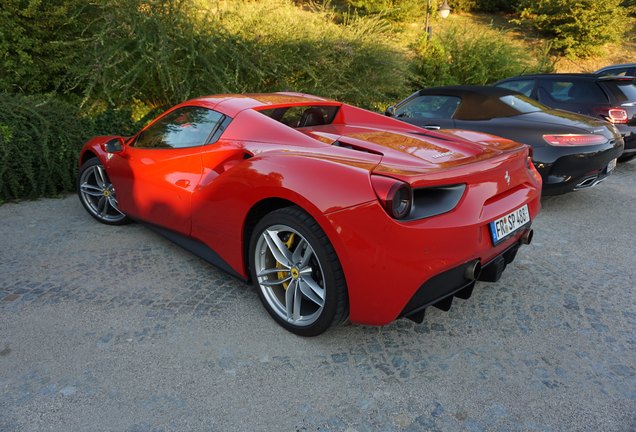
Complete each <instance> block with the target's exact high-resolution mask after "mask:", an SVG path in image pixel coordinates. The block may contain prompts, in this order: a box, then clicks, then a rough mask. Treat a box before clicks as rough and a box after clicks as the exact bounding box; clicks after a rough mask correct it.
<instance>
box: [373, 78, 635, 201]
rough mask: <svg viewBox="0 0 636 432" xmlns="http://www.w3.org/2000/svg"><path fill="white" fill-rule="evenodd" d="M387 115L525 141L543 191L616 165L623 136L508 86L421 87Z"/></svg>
mask: <svg viewBox="0 0 636 432" xmlns="http://www.w3.org/2000/svg"><path fill="white" fill-rule="evenodd" d="M386 115H389V116H393V117H396V118H398V119H400V120H403V121H405V122H407V123H411V124H414V125H418V126H421V127H423V128H426V129H465V130H466V131H465V132H464V133H465V134H466V137H467V138H470V139H472V140H473V141H475V140H476V141H478V140H479V139H478V137H477V136H471V135H470V134H471V132H469V131H477V132H485V133H489V134H493V135H499V136H501V137H504V138H508V139H510V140H513V141H518V142H521V143H524V144H528V145H530V146H531V147H532V149H533V156H532V161H533V163H534V165H535V167H536V168H537V170H538V171H539V173H540V174H541V176H542V178H543V193H544V194H545V195H557V194H561V193H565V192H569V191H572V190H578V189H583V188H587V187H591V186H595V185H596V184H598V183H599V182H601V181H602V180H603V179H605V177H607V175H608V174H609V173H610V172H611V171H612V170H613V169H614V167H615V166H616V158H618V157H619V156H620V155H621V153H622V152H623V145H624V144H623V139H622V138H621V135H620V133H619V132H618V131H617V129H616V128H615V127H614V126H613V125H611V124H610V123H608V122H605V121H602V120H597V119H594V118H592V117H587V116H583V115H579V114H574V113H570V112H566V111H561V110H554V109H551V108H548V107H546V106H545V105H542V104H540V103H539V102H537V101H534V100H532V99H530V98H528V97H525V96H523V95H522V94H520V93H517V92H515V91H512V90H508V89H504V88H496V87H486V86H449V87H437V88H429V89H425V90H420V91H418V92H416V93H414V94H412V95H411V96H409V97H408V98H406V99H404V100H403V101H401V102H399V103H398V104H397V105H394V106H391V107H389V108H388V109H387V111H386Z"/></svg>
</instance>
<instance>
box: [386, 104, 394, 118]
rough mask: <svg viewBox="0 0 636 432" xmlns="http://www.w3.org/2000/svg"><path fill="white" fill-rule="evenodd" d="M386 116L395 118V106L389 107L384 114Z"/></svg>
mask: <svg viewBox="0 0 636 432" xmlns="http://www.w3.org/2000/svg"><path fill="white" fill-rule="evenodd" d="M384 115H385V116H388V117H395V105H391V106H390V107H388V108H387V109H386V111H385V112H384Z"/></svg>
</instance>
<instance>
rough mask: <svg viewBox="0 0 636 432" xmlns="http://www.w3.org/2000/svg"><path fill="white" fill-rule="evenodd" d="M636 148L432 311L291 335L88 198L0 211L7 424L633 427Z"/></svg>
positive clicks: (224, 283)
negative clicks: (634, 155)
mask: <svg viewBox="0 0 636 432" xmlns="http://www.w3.org/2000/svg"><path fill="white" fill-rule="evenodd" d="M635 184H636V162H631V163H627V164H622V165H619V167H618V168H617V171H616V173H615V174H614V175H612V176H611V177H610V178H609V179H608V180H607V181H605V182H604V183H602V184H600V185H599V186H597V187H596V188H594V189H590V190H586V191H580V192H576V193H571V194H568V195H565V196H560V197H550V198H545V199H544V200H543V206H544V208H543V212H542V214H541V215H540V216H539V218H538V219H537V220H536V221H535V224H534V226H535V240H534V243H533V244H532V245H531V246H529V247H525V248H522V249H521V251H520V252H519V255H518V256H517V260H516V261H515V263H514V264H513V265H512V266H510V267H509V268H508V269H507V271H506V273H504V276H503V278H502V279H501V280H500V281H499V282H498V283H496V284H485V283H480V284H478V285H477V288H476V289H475V292H474V294H473V297H472V298H471V299H469V300H468V301H461V300H456V301H455V302H454V304H453V308H452V309H451V310H450V312H442V311H439V310H437V309H431V310H430V311H428V313H427V316H426V319H425V321H424V323H422V324H420V325H417V324H414V323H412V322H410V321H407V320H400V321H397V322H395V323H393V324H391V325H389V326H386V327H365V326H355V325H349V326H344V327H340V328H338V329H335V330H332V331H329V332H327V333H325V334H324V335H322V336H320V337H317V338H310V339H305V338H300V337H296V336H294V335H292V334H290V333H287V332H285V331H284V330H282V329H281V328H280V327H278V326H277V325H276V324H275V323H274V321H273V320H271V319H270V318H269V316H268V315H267V313H266V312H265V310H264V309H263V308H262V306H261V305H260V303H259V300H258V297H257V295H256V293H255V291H254V290H253V289H251V288H250V287H249V286H247V285H245V284H244V283H242V282H240V281H238V280H236V279H233V278H231V277H229V276H226V275H225V274H223V273H222V272H220V271H219V270H217V269H216V268H214V267H212V266H210V265H208V264H206V263H205V262H203V261H201V260H200V259H198V258H196V257H194V256H193V255H191V254H189V253H188V252H186V251H184V250H182V249H180V248H179V247H177V246H175V245H173V244H171V243H169V242H168V241H167V240H164V239H163V238H161V237H159V236H157V235H155V234H153V233H152V232H150V231H149V230H147V229H145V228H144V227H142V226H140V225H129V226H124V227H109V226H103V225H100V224H99V223H97V222H95V221H94V220H93V219H92V218H90V217H89V216H88V215H87V214H86V213H85V212H84V210H83V208H82V207H81V205H80V203H79V201H78V200H77V198H76V197H74V196H71V197H66V198H64V199H54V200H40V201H35V202H23V203H19V204H5V205H3V206H1V207H0V220H1V221H2V224H1V226H0V430H2V431H40V430H53V431H102V430H103V431H111V430H112V431H191V430H192V431H195V430H196V431H199V430H200V431H233V430H237V431H239V430H240V431H348V432H353V431H360V432H362V431H376V430H377V431H482V430H483V431H595V432H596V431H604V432H609V431H622V432H623V431H636V288H635V287H634V286H635V285H636V260H635V259H634V252H636V247H635V245H634V240H633V237H632V229H633V226H634V222H635V221H636V216H635V215H636V189H635V188H634V185H635Z"/></svg>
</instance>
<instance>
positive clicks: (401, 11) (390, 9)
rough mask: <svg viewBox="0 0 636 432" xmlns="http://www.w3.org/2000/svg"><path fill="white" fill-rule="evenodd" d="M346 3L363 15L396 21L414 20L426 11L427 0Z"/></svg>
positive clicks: (347, 0) (355, 0)
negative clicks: (380, 16)
mask: <svg viewBox="0 0 636 432" xmlns="http://www.w3.org/2000/svg"><path fill="white" fill-rule="evenodd" d="M433 1H434V0H433ZM464 1H466V0H464ZM346 4H347V6H349V8H353V10H354V11H355V12H357V13H360V14H362V15H378V14H379V15H382V16H383V17H385V18H388V19H390V20H394V21H414V20H415V19H417V18H418V17H421V16H422V15H424V14H425V13H426V0H346Z"/></svg>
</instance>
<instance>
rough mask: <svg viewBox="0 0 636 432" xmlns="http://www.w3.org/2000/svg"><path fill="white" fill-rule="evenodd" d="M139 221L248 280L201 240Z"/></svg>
mask: <svg viewBox="0 0 636 432" xmlns="http://www.w3.org/2000/svg"><path fill="white" fill-rule="evenodd" d="M138 222H139V223H140V224H142V225H144V226H145V227H146V228H149V229H150V230H151V231H154V232H156V233H157V234H159V235H161V236H163V237H165V238H167V239H168V240H170V241H171V242H173V243H176V244H177V245H179V246H181V247H182V248H184V249H185V250H187V251H189V252H192V253H193V254H195V255H197V256H198V257H200V258H202V259H204V260H205V261H207V262H209V263H210V264H212V265H214V266H215V267H218V268H219V269H221V270H223V271H224V272H225V273H227V274H229V275H230V276H234V277H235V278H237V279H240V280H242V281H243V282H247V279H245V278H244V277H243V276H241V275H240V274H239V273H237V272H236V271H235V270H234V269H233V268H232V267H231V266H230V265H229V264H228V263H227V262H225V261H224V260H223V258H221V257H220V256H219V254H217V253H216V252H214V250H212V249H211V248H210V247H209V246H207V245H206V244H205V243H203V242H200V241H199V240H196V239H193V238H192V237H188V236H185V235H183V234H179V233H177V232H174V231H172V230H169V229H166V228H163V227H160V226H157V225H153V224H151V223H148V222H144V221H138Z"/></svg>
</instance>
